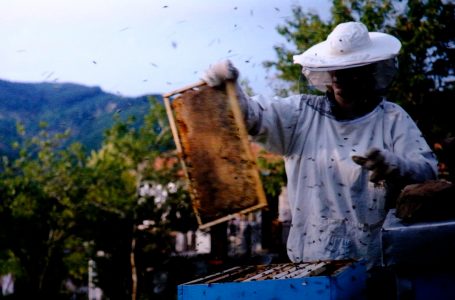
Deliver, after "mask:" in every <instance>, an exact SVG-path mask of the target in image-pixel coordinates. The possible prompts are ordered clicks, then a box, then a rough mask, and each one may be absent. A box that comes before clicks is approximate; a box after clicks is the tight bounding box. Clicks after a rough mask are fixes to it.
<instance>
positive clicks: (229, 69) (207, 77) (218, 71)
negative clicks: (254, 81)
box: [201, 59, 239, 87]
mask: <svg viewBox="0 0 455 300" xmlns="http://www.w3.org/2000/svg"><path fill="white" fill-rule="evenodd" d="M238 77H239V70H237V68H236V67H234V65H233V64H232V62H231V61H230V60H228V59H227V60H223V61H220V62H217V63H215V64H213V65H211V66H210V67H209V68H208V69H207V70H206V71H205V73H204V75H203V76H202V78H201V79H202V80H203V81H205V83H207V85H208V86H211V87H213V86H217V85H220V84H222V83H223V82H225V81H226V80H233V81H235V80H237V78H238Z"/></svg>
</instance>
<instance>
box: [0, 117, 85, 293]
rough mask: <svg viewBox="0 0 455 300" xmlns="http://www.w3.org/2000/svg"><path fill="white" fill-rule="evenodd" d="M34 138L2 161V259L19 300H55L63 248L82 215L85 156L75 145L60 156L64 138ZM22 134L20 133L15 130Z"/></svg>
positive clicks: (63, 273)
mask: <svg viewBox="0 0 455 300" xmlns="http://www.w3.org/2000/svg"><path fill="white" fill-rule="evenodd" d="M41 128H42V130H41V132H40V133H39V135H38V136H36V137H34V138H32V139H31V140H29V141H27V143H26V144H25V145H23V146H22V147H20V151H19V157H18V158H17V159H15V160H14V161H11V162H10V161H8V160H7V159H6V158H4V160H3V167H2V169H3V172H2V173H1V177H2V178H1V180H0V182H1V183H0V190H1V191H0V192H1V197H2V199H1V203H0V245H1V246H0V253H2V254H3V255H5V257H6V260H7V261H8V262H9V264H7V265H6V266H9V267H8V269H4V270H2V273H3V272H11V273H13V274H14V276H15V281H16V282H15V287H16V290H17V291H18V293H17V296H18V298H20V299H27V298H31V297H32V296H43V297H50V298H53V299H58V298H57V297H58V295H59V293H60V289H61V287H62V278H67V276H68V272H69V271H68V268H67V266H66V265H65V264H64V261H63V257H64V256H65V253H64V248H65V243H66V242H67V241H68V238H69V237H70V236H71V235H72V232H73V230H74V228H75V225H76V219H77V215H78V214H79V213H80V212H81V211H82V209H83V208H82V203H81V202H80V201H74V199H82V198H83V195H84V188H83V187H84V186H85V183H84V182H83V181H84V180H85V178H86V177H85V176H84V155H83V152H82V149H81V147H80V145H79V144H73V145H72V146H71V147H69V148H68V149H65V150H58V147H59V145H60V144H61V143H62V141H63V140H64V139H65V138H66V137H67V135H68V133H64V134H55V135H49V134H48V133H47V131H46V126H45V124H41ZM19 131H20V133H21V134H24V129H23V128H22V127H21V126H19Z"/></svg>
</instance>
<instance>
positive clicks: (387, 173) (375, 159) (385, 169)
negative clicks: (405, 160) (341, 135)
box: [352, 148, 398, 183]
mask: <svg viewBox="0 0 455 300" xmlns="http://www.w3.org/2000/svg"><path fill="white" fill-rule="evenodd" d="M352 160H353V161H354V162H355V163H356V164H358V165H360V166H362V168H365V169H367V170H370V171H371V175H370V181H371V182H374V183H378V182H379V181H381V180H385V179H390V178H391V177H392V176H393V175H396V174H397V173H398V166H396V165H392V164H390V163H389V162H388V161H387V158H386V152H385V151H384V150H379V149H377V148H371V149H370V150H368V151H367V152H366V153H365V156H357V155H354V156H352Z"/></svg>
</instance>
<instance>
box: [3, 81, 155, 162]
mask: <svg viewBox="0 0 455 300" xmlns="http://www.w3.org/2000/svg"><path fill="white" fill-rule="evenodd" d="M150 96H152V97H156V98H157V99H158V100H161V95H150ZM149 109H150V102H149V96H142V97H122V96H119V95H115V94H110V93H106V92H104V91H103V90H101V89H100V88H99V87H88V86H83V85H78V84H72V83H18V82H9V81H4V80H0V155H5V154H6V155H12V154H13V151H12V147H11V144H12V143H13V142H15V141H20V136H19V135H18V133H17V130H16V124H17V123H18V122H19V123H22V124H23V125H24V126H25V130H26V134H27V136H29V137H30V136H33V135H35V134H36V133H38V131H39V126H40V123H41V122H45V123H47V126H48V127H47V130H48V131H49V132H51V133H56V132H64V131H65V130H66V129H70V130H71V136H70V138H69V140H68V141H67V142H66V143H71V142H74V141H79V142H81V143H82V144H83V145H84V146H85V147H86V149H87V150H91V149H96V148H98V147H99V145H100V144H101V142H102V139H103V134H104V132H105V130H106V129H108V128H110V127H111V125H112V124H113V122H114V118H113V117H114V114H118V115H119V116H120V117H121V118H122V119H124V118H127V117H128V116H132V115H134V116H135V117H136V119H137V121H138V122H141V121H142V118H143V116H144V115H145V114H146V113H147V112H148V110H149Z"/></svg>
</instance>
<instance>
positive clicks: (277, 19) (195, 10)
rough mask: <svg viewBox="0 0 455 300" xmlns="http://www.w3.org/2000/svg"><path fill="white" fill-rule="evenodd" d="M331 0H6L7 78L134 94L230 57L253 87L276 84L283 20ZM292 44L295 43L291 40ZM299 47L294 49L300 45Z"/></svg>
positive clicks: (0, 58) (0, 15) (3, 58)
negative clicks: (273, 64)
mask: <svg viewBox="0 0 455 300" xmlns="http://www.w3.org/2000/svg"><path fill="white" fill-rule="evenodd" d="M330 3H331V1H328V0H303V1H296V0H238V1H236V0H229V1H224V0H218V1H213V0H212V1H209V0H10V1H8V0H2V1H0V37H1V41H2V43H1V45H0V79H2V80H9V81H16V82H57V83H77V84H83V85H87V86H99V87H101V88H102V89H103V90H104V91H106V92H109V93H114V94H119V95H123V96H129V97H135V96H142V95H150V94H157V93H158V94H164V93H167V92H171V91H173V90H176V89H179V88H181V87H184V86H187V85H189V84H192V83H195V82H197V81H199V80H200V78H201V76H202V75H203V73H204V71H205V70H206V69H207V68H208V67H209V66H210V64H213V63H215V62H217V61H220V60H224V59H230V60H231V61H232V62H233V63H234V65H235V66H236V67H237V68H238V69H239V70H240V73H241V79H247V80H248V81H249V84H250V86H251V87H252V88H253V90H254V91H255V92H259V93H265V94H267V93H270V92H271V88H270V86H271V85H273V82H274V79H273V73H272V74H271V73H270V72H269V73H267V70H266V69H265V68H264V67H263V66H262V63H263V62H264V61H267V60H276V54H275V51H274V49H273V47H274V46H275V45H281V44H286V40H285V38H284V37H283V36H281V35H279V34H278V33H277V30H276V27H277V26H278V25H284V24H285V20H286V19H290V17H291V16H292V14H291V8H292V6H293V5H300V6H301V7H302V8H303V9H304V10H305V11H307V12H310V11H311V12H314V13H317V14H319V15H320V16H321V17H322V18H327V17H328V16H329V9H330ZM289 48H290V49H292V47H291V46H289ZM298 53H299V51H298V49H296V54H298Z"/></svg>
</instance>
